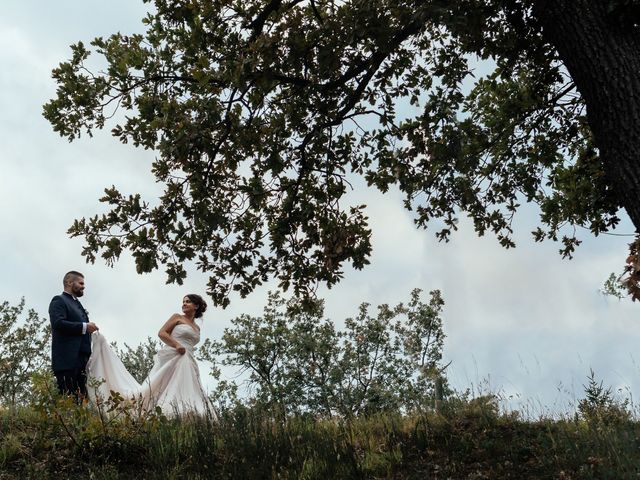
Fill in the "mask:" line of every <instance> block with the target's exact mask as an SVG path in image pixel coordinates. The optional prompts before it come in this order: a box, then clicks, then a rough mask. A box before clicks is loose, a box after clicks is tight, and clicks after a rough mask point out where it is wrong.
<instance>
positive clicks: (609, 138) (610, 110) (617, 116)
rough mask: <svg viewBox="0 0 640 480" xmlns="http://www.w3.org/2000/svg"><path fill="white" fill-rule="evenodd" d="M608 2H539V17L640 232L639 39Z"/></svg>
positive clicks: (537, 7) (595, 0) (622, 198)
mask: <svg viewBox="0 0 640 480" xmlns="http://www.w3.org/2000/svg"><path fill="white" fill-rule="evenodd" d="M607 3H608V2H607V1H606V0H535V1H534V15H535V17H536V18H537V19H538V20H539V21H540V23H541V25H542V31H543V35H544V37H545V38H546V40H547V41H549V42H550V43H551V44H552V45H554V46H555V48H556V49H557V51H558V53H559V55H560V58H561V60H562V61H563V63H564V65H565V67H566V68H567V70H568V72H569V74H570V75H571V77H572V78H573V80H574V82H575V84H576V87H577V89H578V91H579V92H580V93H581V94H582V96H583V98H584V100H585V103H586V105H587V118H588V121H589V125H590V127H591V129H592V131H593V134H594V137H595V143H596V145H597V147H598V149H599V151H600V157H601V158H602V161H603V164H604V168H605V171H606V173H607V175H608V177H609V181H610V182H611V184H612V185H613V187H614V188H615V190H616V195H617V196H618V198H619V199H620V203H621V204H622V206H623V207H624V208H625V209H626V211H627V213H628V214H629V216H630V217H631V221H632V222H633V224H634V225H635V227H636V231H638V232H640V162H639V160H640V39H639V37H640V33H638V32H637V31H633V30H632V29H631V28H628V29H623V28H622V27H621V26H620V25H618V24H617V22H614V21H613V20H612V19H611V18H610V16H608V15H607Z"/></svg>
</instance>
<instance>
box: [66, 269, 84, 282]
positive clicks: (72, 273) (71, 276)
mask: <svg viewBox="0 0 640 480" xmlns="http://www.w3.org/2000/svg"><path fill="white" fill-rule="evenodd" d="M77 278H84V275H83V274H81V273H80V272H76V271H75V270H71V271H70V272H67V273H65V274H64V278H63V279H62V285H69V284H70V283H71V282H73V281H75V280H76V279H77Z"/></svg>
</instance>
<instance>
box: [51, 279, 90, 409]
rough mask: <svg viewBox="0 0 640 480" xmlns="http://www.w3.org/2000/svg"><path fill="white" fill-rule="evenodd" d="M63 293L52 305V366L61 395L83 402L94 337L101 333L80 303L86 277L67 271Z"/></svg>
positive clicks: (56, 297)
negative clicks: (97, 331) (95, 333)
mask: <svg viewBox="0 0 640 480" xmlns="http://www.w3.org/2000/svg"><path fill="white" fill-rule="evenodd" d="M63 285H64V292H62V294H60V295H56V296H55V297H53V299H52V300H51V303H50V304H49V319H50V320H51V366H52V368H53V374H54V375H55V377H56V381H57V383H58V390H59V391H60V393H61V394H65V395H73V396H75V398H76V401H77V402H78V403H80V402H81V401H82V398H84V397H86V396H87V373H86V370H85V369H86V366H87V361H88V360H89V356H90V355H91V334H92V333H93V332H95V331H96V330H98V327H97V326H96V324H95V323H93V322H90V321H89V316H88V314H87V311H86V310H85V309H84V308H83V307H82V304H81V303H80V301H79V300H78V298H79V297H81V296H82V295H83V294H84V275H82V274H81V273H80V272H75V271H71V272H68V273H67V274H66V275H65V276H64V279H63Z"/></svg>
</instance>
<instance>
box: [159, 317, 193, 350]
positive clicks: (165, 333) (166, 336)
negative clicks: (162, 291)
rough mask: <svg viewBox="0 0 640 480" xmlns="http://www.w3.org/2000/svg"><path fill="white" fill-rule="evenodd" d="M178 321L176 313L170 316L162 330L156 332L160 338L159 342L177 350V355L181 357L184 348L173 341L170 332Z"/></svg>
mask: <svg viewBox="0 0 640 480" xmlns="http://www.w3.org/2000/svg"><path fill="white" fill-rule="evenodd" d="M179 319H180V315H178V314H177V313H174V314H173V315H171V318H169V320H167V321H166V322H165V323H164V325H162V328H161V329H160V331H159V332H158V337H160V340H162V341H163V342H164V343H166V344H167V345H169V346H170V347H173V348H175V349H176V350H178V353H179V354H180V355H182V354H184V353H185V351H186V350H185V348H184V347H183V346H182V345H180V344H179V343H178V342H177V341H176V340H175V338H173V337H172V336H171V332H172V331H173V329H174V327H175V326H176V325H177V324H178V323H179Z"/></svg>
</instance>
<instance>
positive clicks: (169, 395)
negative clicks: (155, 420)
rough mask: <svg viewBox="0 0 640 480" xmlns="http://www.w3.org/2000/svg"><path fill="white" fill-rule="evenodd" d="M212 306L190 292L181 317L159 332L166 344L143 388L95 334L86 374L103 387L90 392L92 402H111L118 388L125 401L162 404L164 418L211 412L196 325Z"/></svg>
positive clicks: (160, 351)
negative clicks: (202, 378) (197, 356)
mask: <svg viewBox="0 0 640 480" xmlns="http://www.w3.org/2000/svg"><path fill="white" fill-rule="evenodd" d="M206 309H207V304H206V303H205V301H204V300H203V299H202V297H200V296H199V295H195V294H190V295H187V296H185V297H184V298H183V300H182V315H180V314H177V313H176V314H173V315H172V316H171V318H169V320H167V321H166V322H165V324H164V325H163V326H162V328H161V329H160V332H158V336H159V337H160V340H162V341H163V342H164V343H165V345H163V347H162V348H161V349H160V350H159V351H158V353H156V355H155V357H154V363H153V368H152V369H151V371H150V372H149V375H148V376H147V378H146V379H145V380H143V382H142V384H139V383H138V382H137V381H136V380H135V378H133V376H132V375H131V374H130V373H129V372H128V371H127V369H126V368H125V367H124V365H123V364H122V361H121V360H120V359H119V358H118V356H117V355H116V354H115V352H114V351H113V350H112V349H111V347H110V346H109V343H108V342H107V340H106V339H105V338H104V336H103V335H102V334H101V333H99V332H94V334H93V335H92V346H91V350H92V353H91V357H90V358H89V363H88V364H87V374H88V377H89V378H90V379H91V378H93V379H95V380H97V381H98V382H102V383H100V385H99V386H98V387H95V388H91V387H90V388H89V389H88V390H89V398H90V400H91V401H92V402H94V403H96V401H98V399H99V398H102V399H107V398H109V395H110V392H111V391H112V390H113V391H115V392H118V393H120V395H122V397H124V398H125V399H130V398H132V397H133V398H135V399H137V400H139V401H141V402H142V403H143V405H144V407H146V408H150V409H153V408H155V407H156V406H159V407H160V408H161V409H162V412H163V413H164V414H165V415H169V416H172V415H175V414H183V413H188V412H195V413H197V414H202V415H204V414H207V413H211V412H212V410H211V405H210V403H209V400H208V399H207V396H206V394H205V392H204V389H203V388H202V383H201V382H200V372H199V369H198V364H197V363H196V359H195V357H194V355H193V350H194V347H195V345H196V344H197V343H198V342H199V341H200V329H199V328H198V326H197V325H196V323H195V319H196V318H200V317H202V314H203V313H204V311H205V310H206Z"/></svg>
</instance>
